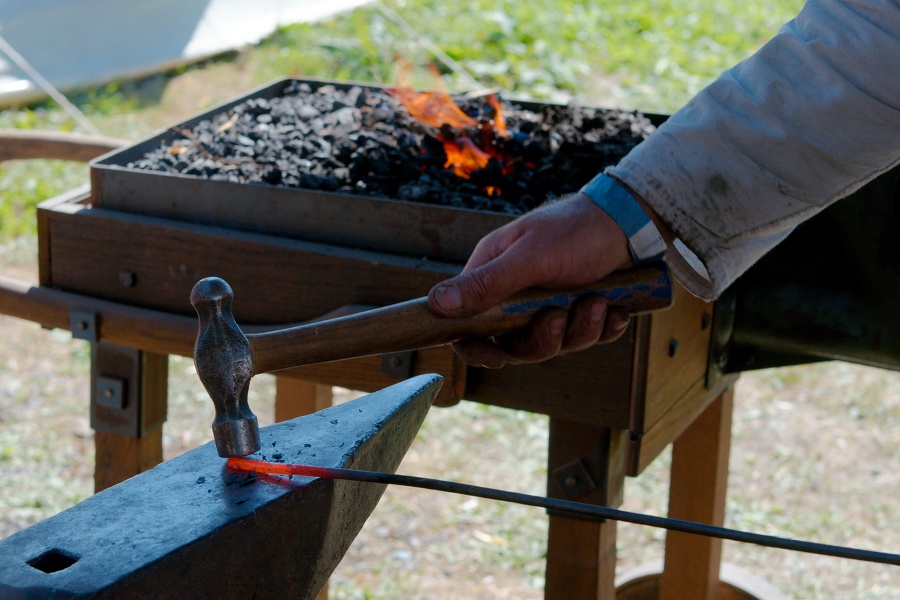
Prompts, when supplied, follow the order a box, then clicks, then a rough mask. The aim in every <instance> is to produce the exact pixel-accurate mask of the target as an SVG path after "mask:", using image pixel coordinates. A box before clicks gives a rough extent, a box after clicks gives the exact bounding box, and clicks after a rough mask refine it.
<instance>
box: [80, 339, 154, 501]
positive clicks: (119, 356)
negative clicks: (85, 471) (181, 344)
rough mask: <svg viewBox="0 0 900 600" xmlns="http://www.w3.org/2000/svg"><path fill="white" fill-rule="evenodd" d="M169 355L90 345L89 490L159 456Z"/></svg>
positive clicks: (131, 472) (140, 468)
mask: <svg viewBox="0 0 900 600" xmlns="http://www.w3.org/2000/svg"><path fill="white" fill-rule="evenodd" d="M168 373H169V357H168V356H166V355H164V354H154V353H152V352H142V351H140V350H135V349H134V348H127V347H125V346H118V345H116V344H108V343H104V342H99V343H94V344H93V345H92V347H91V427H92V428H93V429H94V447H95V451H96V457H95V461H94V464H95V467H94V491H96V492H99V491H101V490H104V489H106V488H108V487H110V486H113V485H115V484H117V483H121V482H122V481H125V480H126V479H128V478H130V477H133V476H135V475H137V474H138V473H141V472H143V471H146V470H148V469H150V468H152V467H154V466H156V465H158V464H159V463H161V462H162V460H163V448H162V425H163V423H164V422H165V420H166V411H167V396H168V389H167V385H168V381H167V379H168Z"/></svg>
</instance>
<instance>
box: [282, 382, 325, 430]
mask: <svg viewBox="0 0 900 600" xmlns="http://www.w3.org/2000/svg"><path fill="white" fill-rule="evenodd" d="M332 400H333V394H332V391H331V386H330V385H323V384H321V383H316V382H314V381H305V380H303V379H292V378H290V377H277V376H276V377H275V421H276V422H281V421H287V420H288V419H293V418H295V417H302V416H303V415H309V414H312V413H314V412H318V411H320V410H322V409H325V408H328V407H329V406H331V403H332Z"/></svg>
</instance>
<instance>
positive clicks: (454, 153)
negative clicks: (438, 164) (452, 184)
mask: <svg viewBox="0 0 900 600" xmlns="http://www.w3.org/2000/svg"><path fill="white" fill-rule="evenodd" d="M444 152H446V153H447V162H446V163H445V164H444V168H450V167H453V172H454V173H456V175H457V176H459V177H462V178H463V179H468V178H469V176H470V175H471V174H472V171H474V170H475V169H483V168H484V167H486V166H487V164H488V161H489V160H490V159H491V155H490V154H488V153H487V152H485V151H484V150H482V149H481V148H479V147H478V146H476V145H475V142H473V141H472V138H469V137H459V138H456V139H455V140H453V141H449V142H448V141H444Z"/></svg>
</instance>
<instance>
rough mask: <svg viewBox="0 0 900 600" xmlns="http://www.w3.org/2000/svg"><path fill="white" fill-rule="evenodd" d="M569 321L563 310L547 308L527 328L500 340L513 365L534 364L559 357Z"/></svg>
mask: <svg viewBox="0 0 900 600" xmlns="http://www.w3.org/2000/svg"><path fill="white" fill-rule="evenodd" d="M567 323H568V318H567V317H566V311H564V310H562V309H561V308H548V309H546V310H543V311H541V312H540V313H538V314H537V316H535V317H534V319H532V321H531V323H530V324H529V325H528V327H526V328H524V329H522V330H520V331H516V332H514V333H511V334H509V335H505V336H503V337H501V338H498V339H497V343H498V345H499V346H500V347H501V348H503V349H504V350H505V351H506V353H507V355H508V356H509V359H508V360H507V361H506V362H507V363H511V364H521V363H535V362H542V361H545V360H549V359H551V358H553V357H554V356H556V355H557V354H559V351H560V349H561V348H562V344H563V338H564V337H565V335H566V324H567Z"/></svg>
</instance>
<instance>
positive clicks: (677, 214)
mask: <svg viewBox="0 0 900 600" xmlns="http://www.w3.org/2000/svg"><path fill="white" fill-rule="evenodd" d="M898 162H900V1H897V0H893V1H892V0H857V1H851V0H847V1H839V0H810V1H809V2H808V3H807V4H806V6H804V8H803V10H802V11H801V12H800V14H799V15H798V16H797V18H796V19H794V20H792V21H791V22H789V23H788V24H786V25H785V26H784V27H783V28H782V29H781V31H780V32H779V33H778V35H777V36H776V37H775V38H773V39H772V40H771V41H770V42H768V43H767V44H766V45H765V46H764V47H763V48H761V49H760V50H759V51H758V52H757V53H756V54H755V55H753V56H752V57H751V58H749V59H747V60H746V61H744V62H742V63H740V64H738V65H737V66H736V67H734V68H733V69H730V70H729V71H726V72H725V73H724V74H723V75H722V76H721V77H720V78H719V79H718V80H716V81H715V82H713V83H712V84H711V85H710V86H709V87H707V88H706V89H705V90H703V91H702V92H701V93H700V94H698V95H697V96H696V97H695V98H694V99H693V100H691V101H690V102H689V103H688V104H687V105H686V106H685V107H684V108H682V109H681V110H680V111H678V112H677V113H675V114H674V115H672V117H670V118H669V120H668V121H667V122H666V123H665V124H663V125H662V126H661V127H660V128H659V130H657V131H656V132H655V133H654V134H652V135H651V136H650V137H649V138H648V139H647V140H646V141H645V142H643V143H642V144H640V145H639V146H637V147H636V148H635V149H634V150H633V151H632V152H631V153H630V154H629V155H628V156H626V157H625V158H624V159H623V160H622V161H621V162H620V163H619V164H618V165H616V166H615V167H612V168H611V169H609V170H608V172H609V173H610V174H611V175H614V176H615V177H616V178H618V179H620V180H621V181H623V182H625V183H626V184H628V185H629V186H630V187H631V188H632V189H634V190H635V191H636V192H637V193H638V194H640V195H641V196H642V197H643V198H644V199H645V200H646V201H647V203H648V204H650V206H652V207H653V209H654V210H655V211H656V212H657V213H658V214H659V216H660V217H661V218H662V219H663V220H664V221H665V222H666V223H667V224H669V226H670V227H671V228H672V230H673V231H674V232H675V234H676V235H677V236H678V237H679V239H680V240H681V241H682V242H683V243H684V245H685V246H686V247H687V248H688V249H689V251H687V252H682V253H679V252H677V251H675V250H674V249H670V250H669V252H668V253H667V255H668V260H669V263H670V265H671V267H672V270H673V272H674V274H675V276H676V277H677V278H678V279H679V280H680V281H681V282H682V283H683V284H684V285H685V286H686V287H687V288H688V289H689V290H690V291H691V292H692V293H694V294H696V295H698V296H700V297H702V298H704V299H707V300H711V299H714V298H715V297H717V296H718V295H719V294H720V293H721V292H722V291H723V290H724V289H725V288H726V287H727V286H728V285H730V284H731V283H732V282H733V281H734V280H735V279H736V278H737V277H739V276H740V275H741V274H742V273H744V271H746V270H747V269H748V268H749V267H750V266H751V265H752V264H753V263H754V262H756V261H757V260H758V259H759V258H760V257H761V256H762V255H763V254H765V253H766V252H768V251H769V250H771V249H772V248H773V247H774V246H775V245H776V244H778V243H779V242H781V241H782V240H783V239H784V238H785V237H786V236H787V235H788V234H789V233H790V232H791V231H792V230H793V228H794V227H795V226H796V225H798V224H799V223H800V222H802V221H804V220H806V219H808V218H810V217H812V216H813V215H815V214H816V213H818V212H820V211H821V210H822V209H824V208H825V207H826V206H828V205H829V204H831V203H832V202H835V201H836V200H839V199H840V198H843V197H845V196H847V195H848V194H850V193H852V192H853V191H855V190H856V189H858V188H859V187H860V186H862V185H864V184H865V183H867V182H868V181H870V180H872V179H873V178H875V177H877V176H878V175H880V174H881V173H884V172H886V171H888V170H890V169H891V168H892V167H894V166H896V165H897V164H898ZM691 253H693V254H695V255H696V257H697V258H698V259H699V261H700V262H701V263H702V265H696V266H694V267H692V266H691V265H690V262H689V261H686V260H685V259H684V256H690V255H691Z"/></svg>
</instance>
